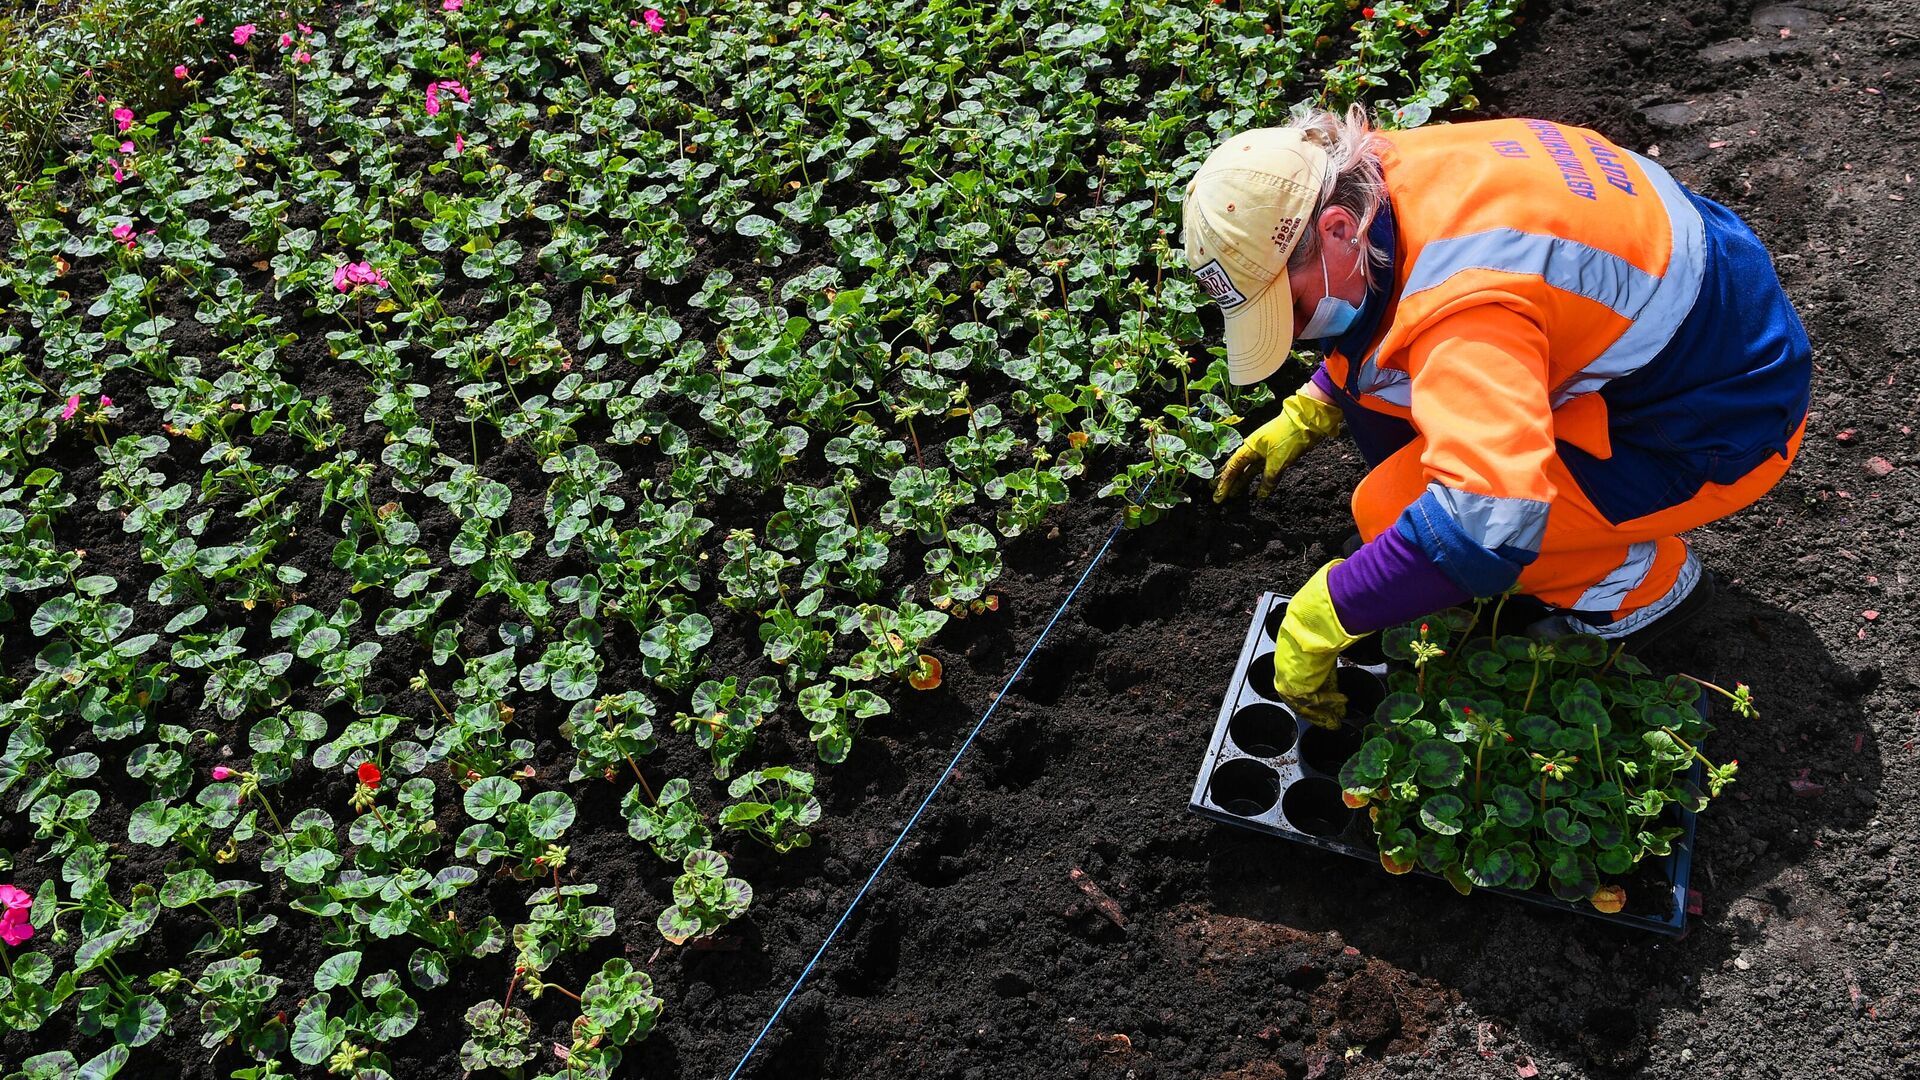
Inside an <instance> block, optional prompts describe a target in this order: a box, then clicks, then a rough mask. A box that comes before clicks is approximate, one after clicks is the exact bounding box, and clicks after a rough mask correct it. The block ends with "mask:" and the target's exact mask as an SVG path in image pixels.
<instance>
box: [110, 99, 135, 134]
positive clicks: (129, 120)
mask: <svg viewBox="0 0 1920 1080" xmlns="http://www.w3.org/2000/svg"><path fill="white" fill-rule="evenodd" d="M113 122H114V123H115V124H118V125H119V129H120V131H121V132H123V133H124V132H128V131H132V130H133V110H132V109H129V108H127V107H126V106H125V105H122V106H120V107H119V108H117V109H115V110H113Z"/></svg>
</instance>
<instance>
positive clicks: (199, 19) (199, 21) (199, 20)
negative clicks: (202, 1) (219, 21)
mask: <svg viewBox="0 0 1920 1080" xmlns="http://www.w3.org/2000/svg"><path fill="white" fill-rule="evenodd" d="M206 22H207V17H206V16H205V15H195V16H194V17H193V25H195V26H204V25H206Z"/></svg>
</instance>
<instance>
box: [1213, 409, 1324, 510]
mask: <svg viewBox="0 0 1920 1080" xmlns="http://www.w3.org/2000/svg"><path fill="white" fill-rule="evenodd" d="M1339 430H1340V407H1339V406H1337V405H1332V404H1329V403H1327V402H1324V401H1321V400H1320V399H1318V398H1315V397H1312V396H1309V395H1308V394H1307V393H1306V392H1305V391H1301V392H1299V393H1296V394H1294V395H1293V396H1292V397H1290V398H1288V399H1287V400H1286V401H1285V402H1282V403H1281V405H1280V415H1279V416H1276V417H1274V418H1273V419H1272V420H1269V421H1267V423H1266V424H1265V425H1263V426H1262V427H1261V428H1260V429H1259V430H1258V431H1255V432H1254V433H1253V434H1252V435H1249V436H1247V441H1246V442H1244V443H1241V444H1240V448H1239V449H1238V450H1235V451H1234V452H1233V456H1232V457H1230V458H1228V459H1227V465H1226V468H1224V469H1221V470H1220V480H1219V482H1218V483H1216V484H1214V486H1213V501H1214V502H1225V501H1226V498H1227V496H1229V495H1238V494H1239V493H1240V492H1242V491H1245V490H1246V488H1247V482H1248V481H1249V480H1251V479H1253V470H1254V467H1255V465H1256V463H1259V462H1265V463H1266V475H1265V477H1264V478H1263V479H1262V480H1261V481H1260V491H1259V494H1260V497H1261V498H1263V499H1264V498H1266V497H1267V496H1269V495H1271V494H1273V488H1274V485H1275V484H1278V483H1279V482H1280V473H1281V472H1282V471H1283V470H1285V469H1286V467H1287V466H1289V465H1291V464H1293V462H1294V459H1296V458H1298V457H1299V456H1300V455H1301V454H1304V453H1306V452H1307V450H1308V449H1309V448H1311V447H1312V446H1314V444H1316V443H1318V442H1319V441H1320V440H1322V439H1324V438H1326V437H1327V436H1329V435H1332V434H1334V433H1335V432H1337V431H1339Z"/></svg>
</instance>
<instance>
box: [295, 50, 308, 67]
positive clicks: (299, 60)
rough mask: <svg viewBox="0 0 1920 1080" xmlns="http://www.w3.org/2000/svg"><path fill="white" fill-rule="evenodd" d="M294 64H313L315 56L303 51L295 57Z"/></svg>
mask: <svg viewBox="0 0 1920 1080" xmlns="http://www.w3.org/2000/svg"><path fill="white" fill-rule="evenodd" d="M293 62H294V63H296V64H311V63H313V54H312V53H310V52H307V51H306V50H305V49H302V50H301V51H299V52H297V53H295V54H294V55H293Z"/></svg>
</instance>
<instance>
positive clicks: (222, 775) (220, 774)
mask: <svg viewBox="0 0 1920 1080" xmlns="http://www.w3.org/2000/svg"><path fill="white" fill-rule="evenodd" d="M232 775H233V770H232V769H229V768H227V767H226V766H225V765H215V766H214V767H213V778H214V779H215V780H225V779H226V778H227V777H229V776H232Z"/></svg>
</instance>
